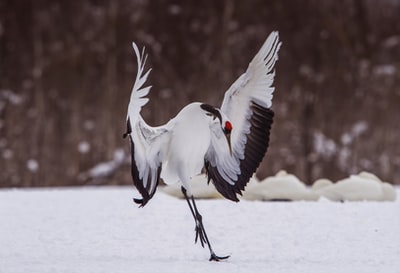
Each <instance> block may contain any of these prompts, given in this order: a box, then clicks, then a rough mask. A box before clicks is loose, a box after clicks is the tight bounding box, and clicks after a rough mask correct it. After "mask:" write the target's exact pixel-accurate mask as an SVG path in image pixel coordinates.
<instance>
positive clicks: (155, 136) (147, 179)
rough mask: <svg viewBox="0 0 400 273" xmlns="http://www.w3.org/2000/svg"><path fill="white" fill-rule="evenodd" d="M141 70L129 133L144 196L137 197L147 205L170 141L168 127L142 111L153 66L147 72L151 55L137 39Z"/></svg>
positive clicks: (134, 167) (136, 175)
mask: <svg viewBox="0 0 400 273" xmlns="http://www.w3.org/2000/svg"><path fill="white" fill-rule="evenodd" d="M132 47H133V49H134V51H135V54H136V58H137V62H138V72H137V74H136V80H135V83H134V85H133V88H132V93H131V97H130V101H129V105H128V114H127V123H128V124H127V126H128V132H127V134H128V135H129V137H130V140H131V148H132V178H133V182H134V184H135V186H136V188H137V189H138V190H139V192H140V193H141V194H142V197H143V200H137V199H136V200H135V201H136V202H138V203H140V204H141V205H142V206H144V205H145V204H146V203H147V201H148V200H149V199H150V198H151V197H152V196H153V194H154V193H155V191H156V188H157V185H158V181H159V177H160V170H161V161H162V158H161V157H162V147H163V146H164V143H165V142H166V141H167V139H166V136H167V135H168V132H169V131H168V127H167V126H160V127H151V126H149V125H147V124H146V122H145V121H144V120H143V118H142V116H141V115H140V111H141V109H142V107H143V106H144V105H145V104H146V103H147V102H148V101H149V99H148V98H146V96H147V95H148V93H149V91H150V89H151V86H147V87H143V85H144V83H145V82H146V80H147V77H148V76H149V73H150V71H151V69H149V70H148V71H147V72H144V67H145V64H146V58H147V55H144V49H143V51H142V54H140V53H139V49H138V47H137V46H136V44H135V43H132Z"/></svg>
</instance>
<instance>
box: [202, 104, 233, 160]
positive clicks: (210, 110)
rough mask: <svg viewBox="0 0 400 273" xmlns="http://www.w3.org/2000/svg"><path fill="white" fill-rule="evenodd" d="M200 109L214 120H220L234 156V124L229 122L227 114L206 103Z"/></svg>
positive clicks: (230, 151)
mask: <svg viewBox="0 0 400 273" xmlns="http://www.w3.org/2000/svg"><path fill="white" fill-rule="evenodd" d="M200 107H201V109H203V110H204V111H205V112H206V114H207V115H209V116H212V117H213V118H214V119H215V118H218V120H219V123H220V125H221V129H222V132H223V133H224V135H225V137H226V140H227V141H228V146H229V153H230V154H231V155H232V146H231V132H232V129H233V126H232V123H231V122H230V121H229V119H228V117H227V116H226V115H225V113H224V112H222V111H221V110H220V109H218V108H216V107H214V106H211V105H209V104H205V103H203V104H201V105H200Z"/></svg>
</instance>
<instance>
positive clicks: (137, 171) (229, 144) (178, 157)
mask: <svg viewBox="0 0 400 273" xmlns="http://www.w3.org/2000/svg"><path fill="white" fill-rule="evenodd" d="M132 46H133V49H134V50H135V54H136V57H137V62H138V72H137V75H136V80H135V83H134V86H133V89H132V94H131V98H130V102H129V106H128V115H127V132H126V133H125V134H124V137H126V136H129V139H130V144H131V152H132V178H133V183H134V185H135V186H136V188H137V190H138V191H139V193H140V194H141V196H142V199H134V201H135V202H136V203H138V204H140V206H145V205H146V204H147V202H148V201H149V200H150V199H151V198H152V197H153V195H154V193H155V192H156V189H157V186H158V184H159V181H160V178H162V179H163V181H164V182H165V183H167V184H172V183H177V182H179V183H181V185H182V186H181V189H182V192H183V194H184V196H185V198H186V201H187V203H188V205H189V208H190V210H191V213H192V215H193V217H194V220H195V225H196V229H195V230H196V237H195V242H197V240H198V239H200V243H201V245H202V246H203V247H204V245H205V244H207V246H208V248H209V250H210V254H211V257H210V261H211V260H213V261H219V260H221V259H226V258H228V257H229V256H224V257H220V256H217V255H216V254H215V253H214V251H213V249H212V248H211V245H210V241H209V239H208V237H207V234H206V232H205V229H204V225H203V221H202V216H201V215H200V213H199V211H198V209H197V206H196V203H195V200H194V197H193V194H192V192H191V190H190V181H191V178H192V177H194V176H195V175H198V174H200V173H201V172H202V170H203V169H205V171H206V174H207V176H208V182H210V181H212V182H213V183H214V185H215V187H216V189H217V190H218V191H219V192H220V193H221V194H222V195H223V196H224V197H225V198H227V199H229V200H232V201H236V202H237V201H239V199H238V197H237V194H241V191H243V190H244V188H245V186H246V184H247V182H248V181H249V179H250V178H251V177H252V175H253V173H254V172H255V171H256V169H257V168H258V166H259V165H260V163H261V161H262V159H263V157H264V155H265V153H266V151H267V147H268V142H269V134H270V129H271V124H272V120H273V116H274V112H273V111H272V110H271V109H270V108H271V105H272V96H273V92H274V87H273V81H274V76H275V69H274V67H275V63H276V61H277V60H278V51H279V48H280V46H281V42H280V41H279V36H278V32H276V31H274V32H272V33H271V34H270V35H269V37H268V38H267V39H266V41H265V42H264V44H263V45H262V47H261V49H260V50H259V52H258V53H257V55H256V56H255V57H254V58H253V60H252V61H251V62H250V64H249V66H248V68H247V70H246V72H245V73H244V74H242V75H241V76H240V77H239V78H238V79H237V80H236V81H235V82H234V83H233V84H232V86H231V87H230V88H229V89H228V91H226V92H225V96H224V100H223V102H222V105H221V107H220V108H217V107H214V106H211V105H209V104H206V103H201V102H194V103H190V104H188V105H187V106H185V107H184V108H183V109H182V110H181V111H180V112H179V113H178V114H177V116H176V117H175V118H173V119H171V120H170V121H169V122H168V123H167V124H165V125H163V126H159V127H151V126H149V125H148V124H147V123H146V122H145V121H144V120H143V118H142V116H141V114H140V111H141V109H142V107H143V106H144V105H145V104H146V103H147V102H148V101H149V99H148V98H146V96H147V94H148V93H149V91H150V88H151V86H147V87H144V86H143V85H144V83H145V82H146V79H147V77H148V76H149V73H150V70H148V71H147V72H145V68H144V67H145V63H146V58H147V55H145V53H144V49H143V50H142V52H141V53H140V52H139V49H138V47H137V46H136V44H135V43H132Z"/></svg>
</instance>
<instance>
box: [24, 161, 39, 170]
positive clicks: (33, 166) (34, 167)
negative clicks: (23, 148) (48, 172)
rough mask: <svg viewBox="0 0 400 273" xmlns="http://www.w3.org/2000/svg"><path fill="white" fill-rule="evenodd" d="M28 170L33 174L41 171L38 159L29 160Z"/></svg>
mask: <svg viewBox="0 0 400 273" xmlns="http://www.w3.org/2000/svg"><path fill="white" fill-rule="evenodd" d="M26 168H27V169H28V170H29V171H30V172H32V173H36V172H37V171H38V170H39V163H38V162H37V160H36V159H32V158H31V159H29V160H28V161H27V162H26Z"/></svg>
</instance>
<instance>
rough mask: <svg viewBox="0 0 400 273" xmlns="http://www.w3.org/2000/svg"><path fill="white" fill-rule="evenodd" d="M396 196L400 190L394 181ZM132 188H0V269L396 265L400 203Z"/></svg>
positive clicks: (373, 268)
mask: <svg viewBox="0 0 400 273" xmlns="http://www.w3.org/2000/svg"><path fill="white" fill-rule="evenodd" d="M397 191H398V194H400V189H397ZM136 194H137V193H136V192H135V191H134V189H133V187H84V188H53V189H46V188H45V189H3V190H0V219H1V220H0V231H1V232H0V272H15V273H18V272H24V273H25V272H31V273H35V272H40V273H43V272H75V273H79V272H142V273H144V272H229V273H232V272H296V273H301V272H340V273H345V272H352V273H353V272H363V273H364V272H374V273H376V272H400V233H399V231H400V201H399V198H398V200H397V201H396V202H351V203H336V202H329V201H319V202H257V201H255V202H251V201H245V200H242V201H241V202H239V203H233V202H231V201H228V200H198V201H197V204H198V208H199V210H200V212H202V214H203V219H204V224H205V227H206V230H207V232H208V235H209V238H210V240H211V243H212V244H213V247H214V250H215V252H216V253H217V254H218V255H227V254H231V257H230V258H229V259H228V260H227V261H224V262H220V263H216V262H208V257H209V254H208V250H207V249H203V248H201V247H200V245H194V236H195V233H194V221H193V219H192V216H191V214H190V211H189V209H188V207H187V204H186V202H185V201H184V200H180V199H176V198H173V197H170V196H168V195H166V194H164V193H163V192H162V191H159V192H158V193H157V194H156V195H155V197H154V198H153V199H152V200H151V201H150V202H149V204H148V205H147V206H146V207H145V208H137V205H135V204H134V203H133V202H132V197H133V196H135V195H136Z"/></svg>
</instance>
